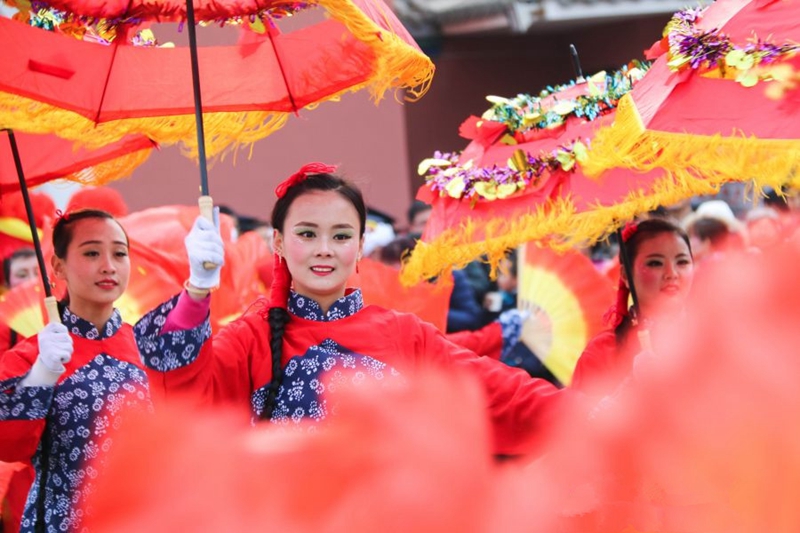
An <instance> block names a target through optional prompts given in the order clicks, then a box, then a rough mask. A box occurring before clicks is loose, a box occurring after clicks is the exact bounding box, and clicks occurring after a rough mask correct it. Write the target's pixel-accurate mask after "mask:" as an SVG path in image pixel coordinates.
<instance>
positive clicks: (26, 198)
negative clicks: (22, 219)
mask: <svg viewBox="0 0 800 533" xmlns="http://www.w3.org/2000/svg"><path fill="white" fill-rule="evenodd" d="M5 132H6V133H7V134H8V142H9V143H10V144H11V153H12V154H13V156H14V166H16V168H17V177H18V178H19V189H20V192H21V193H22V200H23V202H24V203H25V213H26V214H27V216H28V225H29V226H30V228H31V238H32V240H33V248H34V250H35V251H36V260H37V261H38V263H39V276H41V279H42V284H43V285H44V294H45V299H44V305H45V308H46V309H47V321H48V323H53V322H61V317H60V316H59V313H58V302H57V301H56V298H55V296H53V291H52V289H51V288H50V280H49V279H48V278H47V266H46V265H45V262H44V253H42V243H41V242H39V231H38V230H37V229H36V219H35V218H34V216H33V206H32V205H31V197H30V195H29V194H28V184H27V183H26V182H25V172H24V171H23V170H22V159H21V158H20V156H19V148H18V147H17V140H16V138H15V137H14V132H13V131H12V130H10V129H7V130H5Z"/></svg>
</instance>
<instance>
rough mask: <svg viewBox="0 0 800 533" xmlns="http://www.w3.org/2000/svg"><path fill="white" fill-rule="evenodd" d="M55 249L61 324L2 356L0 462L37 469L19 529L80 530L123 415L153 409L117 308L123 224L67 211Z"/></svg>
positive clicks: (122, 281)
mask: <svg viewBox="0 0 800 533" xmlns="http://www.w3.org/2000/svg"><path fill="white" fill-rule="evenodd" d="M53 248H54V257H53V260H52V268H53V271H54V273H55V276H56V278H58V279H60V280H63V281H64V282H65V283H66V287H67V290H66V294H65V297H64V299H63V300H62V301H61V302H59V312H60V318H61V323H59V322H51V323H50V324H48V325H47V326H45V327H44V329H42V331H41V332H39V334H38V335H36V336H34V337H31V338H29V339H26V340H25V341H22V342H20V343H19V344H18V345H17V346H16V347H14V348H13V349H11V350H9V351H7V352H5V353H4V354H3V355H2V356H0V391H2V392H3V394H0V460H3V461H26V462H30V463H32V465H33V467H34V469H35V471H36V477H35V480H34V483H33V487H32V488H31V491H30V493H29V495H28V500H27V503H26V507H25V512H24V515H23V519H22V524H21V531H24V532H29V531H34V530H36V531H39V530H42V531H44V530H46V531H75V530H78V529H79V528H80V523H81V520H82V518H83V516H84V511H85V510H84V509H82V504H83V499H84V497H85V496H86V495H87V494H89V493H90V492H91V491H92V485H93V483H94V482H95V480H96V478H97V475H98V472H99V471H101V468H102V457H103V456H104V454H105V453H106V452H107V451H108V448H109V446H110V445H111V443H112V437H113V431H114V430H116V429H118V428H119V426H120V424H121V423H122V422H123V420H124V416H123V415H124V414H125V413H126V412H130V411H131V410H149V409H150V408H151V402H150V393H149V385H148V378H147V373H146V370H145V368H144V366H143V365H142V363H141V358H140V356H139V353H138V350H137V347H136V341H135V339H134V334H133V329H132V328H131V326H129V325H127V324H124V323H123V322H122V319H121V317H120V314H119V311H118V310H117V309H115V308H114V302H115V301H116V300H117V299H118V298H119V297H120V296H121V295H122V293H123V292H124V291H125V289H126V287H127V284H128V280H129V277H130V259H129V256H128V252H129V250H128V238H127V235H126V234H125V231H124V230H123V228H122V226H121V225H120V224H119V223H118V222H117V221H116V220H115V219H114V218H113V217H112V216H111V215H109V214H108V213H106V212H104V211H99V210H82V211H76V212H74V213H68V214H65V215H62V216H60V217H59V218H58V220H57V221H56V223H55V226H54V228H53ZM186 344H191V341H187V343H186ZM199 345H200V343H197V345H196V348H199ZM98 458H99V459H100V462H98V461H97V459H98Z"/></svg>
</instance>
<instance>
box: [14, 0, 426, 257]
mask: <svg viewBox="0 0 800 533" xmlns="http://www.w3.org/2000/svg"><path fill="white" fill-rule="evenodd" d="M185 6H186V7H185V9H184V8H183V7H182V4H180V3H177V2H171V1H166V2H152V3H148V4H134V3H125V4H124V5H121V4H111V5H106V4H105V3H104V2H82V1H77V0H70V1H68V0H62V1H59V2H58V3H57V4H56V5H55V7H57V8H60V9H63V10H64V12H61V11H53V10H52V9H48V8H47V7H46V5H44V6H42V7H41V8H40V10H39V11H38V12H37V13H36V14H33V18H32V19H31V20H32V21H34V22H35V24H36V25H40V26H45V27H50V26H52V27H58V28H60V27H61V25H62V24H63V26H64V27H65V28H66V29H67V31H69V32H70V33H73V34H76V35H78V36H81V37H84V38H85V37H86V36H87V35H89V36H93V39H95V40H96V39H97V37H96V36H97V34H98V33H99V34H100V37H105V38H107V39H110V40H111V42H110V43H108V42H105V44H107V46H100V45H97V44H96V43H89V42H85V41H78V40H75V39H70V38H68V37H65V36H63V35H57V34H55V33H51V32H43V31H41V30H39V29H37V28H31V27H26V26H25V25H24V24H18V23H17V22H15V21H12V20H6V19H0V48H2V49H3V50H4V51H5V52H6V55H7V57H9V58H11V60H10V61H9V64H8V65H7V66H6V67H5V68H4V69H3V72H2V74H0V126H4V127H14V128H18V129H21V130H24V131H32V132H37V133H42V132H47V133H56V134H58V135H60V136H63V137H68V138H72V139H75V140H80V141H81V142H83V143H86V144H88V145H91V146H101V145H104V144H106V143H108V142H111V141H115V140H118V139H119V138H120V136H121V135H124V134H127V133H137V134H144V135H147V136H148V137H150V138H151V139H154V140H156V141H158V142H159V143H162V144H170V143H175V142H179V141H180V142H183V143H184V144H186V145H187V146H188V147H189V148H190V150H191V151H192V152H194V151H195V150H196V153H197V156H198V160H199V163H200V194H201V198H200V200H199V205H200V209H201V213H202V214H203V216H205V217H206V218H208V219H211V218H212V206H213V201H212V199H211V197H210V196H209V187H208V170H207V164H206V139H208V149H209V153H210V154H211V155H216V154H220V153H222V152H223V151H224V150H225V149H226V148H229V147H232V146H237V145H240V144H246V143H252V142H254V141H255V140H258V139H260V138H262V137H265V136H267V135H269V134H270V133H272V132H273V131H275V130H277V129H278V128H280V127H281V126H282V125H283V124H284V123H285V122H286V120H287V118H288V116H289V114H291V113H296V112H297V111H298V110H300V109H303V108H309V107H312V106H314V105H317V104H319V103H320V102H323V101H325V100H333V99H338V98H339V97H340V96H341V95H342V94H344V93H346V92H351V91H358V90H361V89H365V88H366V89H369V90H370V91H371V92H372V94H373V96H374V97H375V98H376V99H380V97H381V96H382V95H383V94H384V92H385V91H386V90H387V89H389V88H408V89H409V90H410V91H411V94H412V95H413V96H415V97H419V96H421V95H422V94H423V93H424V92H425V90H426V89H427V86H428V83H429V81H430V78H431V77H432V75H433V64H432V63H431V61H430V59H428V57H427V56H425V55H424V54H423V53H422V52H421V51H420V49H419V47H417V45H416V43H415V42H414V40H413V39H412V38H411V36H410V35H409V34H408V32H407V31H406V30H405V29H404V28H403V26H402V25H401V24H400V22H399V21H398V20H397V19H396V18H395V17H394V15H393V14H392V12H391V10H389V8H388V7H387V6H386V5H385V4H383V2H382V1H381V0H318V1H317V2H313V3H310V2H309V3H307V2H286V1H284V0H276V1H266V2H263V1H262V2H251V3H246V2H245V3H243V2H233V1H230V0H228V1H217V2H207V3H202V4H200V5H199V6H198V14H197V16H196V15H195V8H194V4H193V2H192V0H189V1H187V2H186V4H185ZM312 6H315V7H320V8H324V9H325V11H326V13H327V14H328V15H329V16H330V19H326V20H323V21H321V22H319V21H317V22H316V23H313V24H310V25H308V26H306V27H302V28H300V29H296V30H295V31H292V32H289V33H281V31H280V30H279V29H278V19H280V18H283V17H286V16H288V15H293V14H296V13H299V12H301V11H304V10H306V9H307V8H309V7H312ZM42 9H43V10H44V12H45V16H44V18H45V21H44V22H42V21H41V20H40V19H41V18H42V17H41V16H40V15H39V13H41V10H42ZM243 17H244V18H245V19H246V20H248V21H249V22H250V26H251V27H253V28H255V29H257V30H258V31H260V32H261V33H263V35H255V34H251V35H249V36H247V37H245V38H244V39H242V40H241V41H240V42H239V44H237V45H236V46H219V47H211V48H203V49H198V46H197V38H196V35H195V22H196V21H197V22H211V21H213V22H216V23H220V24H222V25H224V24H228V23H236V24H241V23H242V18H243ZM143 20H148V21H181V22H186V27H187V29H188V34H189V47H188V48H158V47H156V46H153V45H155V44H156V43H155V39H154V38H151V36H147V37H146V38H143V37H142V35H141V34H137V35H136V36H135V37H136V39H135V42H138V43H143V44H145V45H147V46H129V45H128V44H127V43H126V42H125V38H124V36H125V35H126V34H127V33H130V32H132V29H133V28H134V27H135V26H136V25H138V24H139V23H140V22H142V21H143ZM61 29H62V31H63V30H64V28H61ZM119 36H122V38H119ZM101 40H102V39H101ZM200 65H203V68H204V70H203V72H205V74H203V75H201V71H200ZM189 67H190V68H189ZM201 86H202V87H203V92H204V93H205V102H203V98H202V97H201ZM206 125H207V126H208V136H206V133H205V127H206ZM193 137H194V138H196V143H193V142H192V141H191V139H192V138H193ZM208 267H209V268H211V265H208Z"/></svg>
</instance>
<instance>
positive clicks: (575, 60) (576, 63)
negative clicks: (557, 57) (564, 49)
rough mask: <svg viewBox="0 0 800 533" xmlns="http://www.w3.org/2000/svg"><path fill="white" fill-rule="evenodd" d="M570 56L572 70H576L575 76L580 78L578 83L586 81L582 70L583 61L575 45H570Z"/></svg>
mask: <svg viewBox="0 0 800 533" xmlns="http://www.w3.org/2000/svg"><path fill="white" fill-rule="evenodd" d="M569 56H570V57H571V58H572V68H573V69H575V76H576V77H577V78H578V79H577V81H578V83H580V82H583V81H586V78H584V77H583V69H582V68H581V59H580V58H579V57H578V49H577V48H575V45H574V44H570V45H569Z"/></svg>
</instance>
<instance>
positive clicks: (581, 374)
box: [572, 218, 694, 396]
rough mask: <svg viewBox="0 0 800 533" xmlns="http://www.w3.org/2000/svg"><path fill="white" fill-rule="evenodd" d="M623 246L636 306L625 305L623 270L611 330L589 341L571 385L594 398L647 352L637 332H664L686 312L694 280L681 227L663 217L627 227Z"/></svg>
mask: <svg viewBox="0 0 800 533" xmlns="http://www.w3.org/2000/svg"><path fill="white" fill-rule="evenodd" d="M623 240H624V245H625V247H626V249H627V251H628V254H629V256H630V259H631V264H632V267H633V284H634V287H635V288H636V294H637V296H638V301H639V304H638V305H639V308H638V310H637V311H636V313H635V317H636V318H635V319H634V316H633V315H634V313H632V312H631V310H630V309H629V308H628V297H629V295H630V282H629V280H628V277H627V275H626V274H625V270H624V269H623V270H622V271H621V277H620V280H619V291H618V294H617V303H616V304H615V306H614V307H612V308H611V309H610V310H609V314H608V319H609V320H610V321H611V325H612V326H613V329H610V330H607V331H604V332H603V333H600V334H599V335H598V336H596V337H595V338H594V339H592V340H591V341H589V344H588V345H587V346H586V349H585V350H584V352H583V354H581V357H580V359H578V363H577V365H576V367H575V373H574V375H573V377H572V387H573V388H576V389H578V390H580V391H581V392H584V393H587V394H590V395H593V396H606V395H609V394H612V393H614V392H615V390H616V389H617V388H618V387H619V386H620V385H621V384H622V383H623V382H624V381H625V380H626V378H627V377H628V376H629V375H630V373H631V371H632V369H633V365H634V362H633V360H634V358H635V357H636V356H637V355H638V354H639V353H641V352H642V351H648V350H650V347H648V346H646V345H643V343H642V342H641V340H640V336H639V332H640V331H653V330H658V331H659V332H661V333H665V332H666V333H668V331H669V330H670V329H671V328H672V327H674V322H675V320H676V319H680V318H681V317H682V315H683V312H684V306H685V303H686V298H687V296H688V294H689V290H690V289H691V288H692V281H693V280H694V260H693V259H692V249H691V245H690V241H689V237H688V235H687V234H686V232H685V231H683V230H682V229H681V228H679V227H678V226H676V225H675V224H673V223H671V222H668V221H667V220H663V219H658V218H653V219H649V220H644V221H642V222H639V223H637V224H632V225H629V226H627V227H626V228H625V231H624V232H623Z"/></svg>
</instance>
